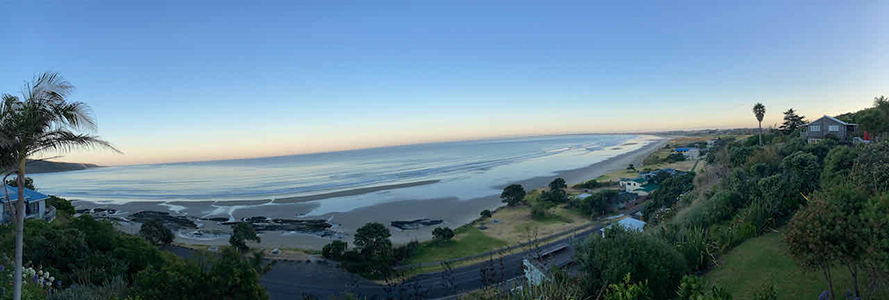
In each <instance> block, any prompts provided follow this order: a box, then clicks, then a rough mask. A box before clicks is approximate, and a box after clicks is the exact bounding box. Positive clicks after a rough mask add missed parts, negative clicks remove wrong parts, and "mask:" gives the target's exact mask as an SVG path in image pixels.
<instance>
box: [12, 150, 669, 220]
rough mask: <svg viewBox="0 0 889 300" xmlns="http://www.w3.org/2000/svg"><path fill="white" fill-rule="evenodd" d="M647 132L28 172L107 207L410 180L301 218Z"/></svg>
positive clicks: (463, 185) (463, 189) (533, 170)
mask: <svg viewBox="0 0 889 300" xmlns="http://www.w3.org/2000/svg"><path fill="white" fill-rule="evenodd" d="M654 139H655V137H653V136H644V135H562V136H539V137H525V138H502V139H487V140H474V141H461V142H443V143H430V144H419V145H407V146H395V147H384V148H373V149H362V150H352V151H342V152H329V153H316V154H303V155H290V156H279V157H266V158H252V159H238V160H220V161H205V162H190V163H171V164H152V165H133V166H117V167H103V168H95V169H88V170H83V171H73V172H62V173H47V174H33V175H29V176H31V177H33V178H34V181H35V185H37V188H38V190H39V191H40V192H43V193H47V194H53V195H59V196H61V197H65V198H68V199H72V200H86V201H91V202H99V203H115V204H121V203H127V202H133V201H148V202H174V201H176V202H180V201H186V202H187V201H236V200H260V199H283V198H288V197H298V196H310V195H318V194H325V193H332V192H346V193H343V194H349V193H348V191H354V190H356V189H366V188H372V187H379V186H387V185H399V184H407V185H410V184H411V183H414V184H417V185H413V186H408V187H403V188H392V189H384V190H378V191H373V192H370V193H366V194H362V195H350V196H341V197H331V198H325V199H317V200H312V201H313V202H317V203H318V204H319V205H318V206H317V208H315V209H314V210H313V211H312V212H311V213H310V215H315V214H317V215H320V214H324V213H329V212H336V211H348V210H351V209H355V208H360V207H365V206H371V205H375V204H378V203H384V202H387V201H395V200H404V199H436V198H448V197H457V198H460V199H471V198H477V197H484V196H490V195H497V194H499V193H500V189H501V188H502V187H503V186H505V185H507V184H510V183H513V182H516V181H519V180H523V179H529V178H533V177H538V176H551V175H554V174H556V172H558V171H562V170H570V169H577V168H583V167H586V166H589V165H591V164H594V163H596V162H599V161H602V160H605V159H607V158H609V157H613V156H616V155H619V154H622V153H626V152H629V151H633V150H636V149H639V148H641V147H643V146H644V145H646V144H648V143H650V142H651V141H653V140H654ZM420 183H425V184H420Z"/></svg>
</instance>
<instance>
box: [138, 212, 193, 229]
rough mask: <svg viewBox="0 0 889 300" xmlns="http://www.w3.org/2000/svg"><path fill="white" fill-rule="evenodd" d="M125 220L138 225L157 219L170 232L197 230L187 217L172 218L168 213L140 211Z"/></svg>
mask: <svg viewBox="0 0 889 300" xmlns="http://www.w3.org/2000/svg"><path fill="white" fill-rule="evenodd" d="M127 218H128V219H130V221H133V222H138V223H145V222H147V221H148V220H151V219H157V220H160V221H161V222H162V223H164V225H166V226H167V227H168V228H170V229H172V230H177V229H196V228H198V225H197V224H195V222H194V221H193V220H192V219H191V218H189V217H185V216H172V215H170V213H168V212H161V211H140V212H137V213H134V214H132V215H130V216H129V217H127Z"/></svg>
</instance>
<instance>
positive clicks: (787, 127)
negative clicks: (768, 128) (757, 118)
mask: <svg viewBox="0 0 889 300" xmlns="http://www.w3.org/2000/svg"><path fill="white" fill-rule="evenodd" d="M803 125H806V117H805V116H801V115H798V114H796V111H794V110H793V108H790V109H788V110H787V111H785V112H784V123H781V126H780V127H778V129H779V130H781V132H783V133H784V134H793V133H797V130H799V128H800V126H803Z"/></svg>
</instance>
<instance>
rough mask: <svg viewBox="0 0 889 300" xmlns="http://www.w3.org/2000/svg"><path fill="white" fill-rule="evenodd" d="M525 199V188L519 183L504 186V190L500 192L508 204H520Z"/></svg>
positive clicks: (503, 200)
mask: <svg viewBox="0 0 889 300" xmlns="http://www.w3.org/2000/svg"><path fill="white" fill-rule="evenodd" d="M524 199H525V188H523V187H522V186H521V185H519V184H510V185H508V186H506V187H505V188H503V192H502V193H500V200H502V202H503V203H506V205H508V206H515V205H518V204H519V203H522V200H524Z"/></svg>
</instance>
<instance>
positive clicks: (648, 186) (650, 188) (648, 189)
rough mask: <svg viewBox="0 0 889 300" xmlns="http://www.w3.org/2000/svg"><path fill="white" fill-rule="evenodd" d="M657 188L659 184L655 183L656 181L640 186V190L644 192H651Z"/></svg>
mask: <svg viewBox="0 0 889 300" xmlns="http://www.w3.org/2000/svg"><path fill="white" fill-rule="evenodd" d="M656 189H657V184H654V183H650V184H646V185H643V186H642V188H640V190H642V191H643V192H651V191H654V190H656Z"/></svg>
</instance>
